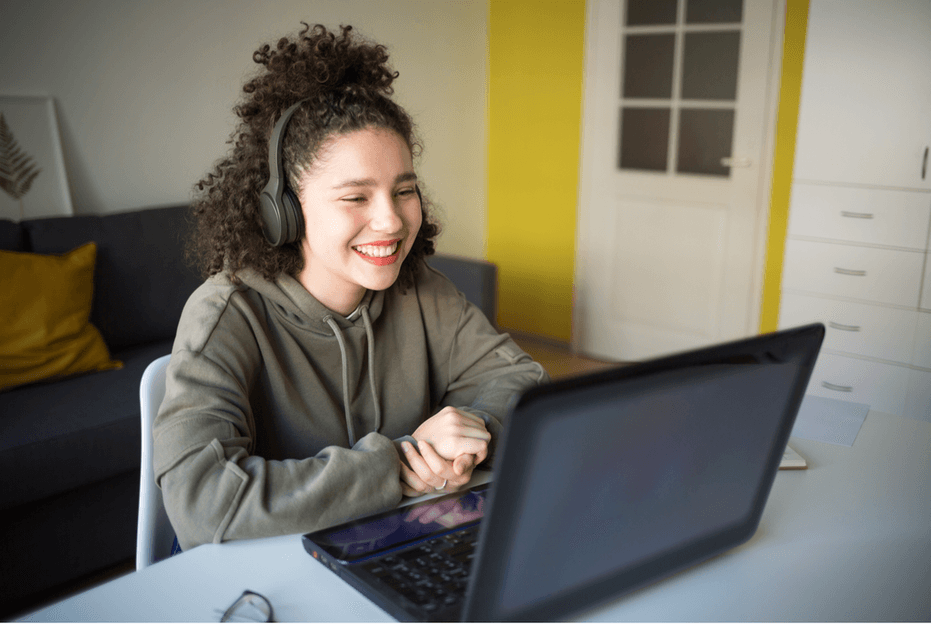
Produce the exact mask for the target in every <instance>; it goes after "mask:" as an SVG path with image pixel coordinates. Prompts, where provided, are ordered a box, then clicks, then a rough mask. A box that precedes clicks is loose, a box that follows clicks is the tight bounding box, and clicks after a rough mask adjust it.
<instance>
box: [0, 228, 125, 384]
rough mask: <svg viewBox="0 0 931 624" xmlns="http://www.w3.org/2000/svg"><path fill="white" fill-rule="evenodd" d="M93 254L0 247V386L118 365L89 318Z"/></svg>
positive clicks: (89, 250)
mask: <svg viewBox="0 0 931 624" xmlns="http://www.w3.org/2000/svg"><path fill="white" fill-rule="evenodd" d="M96 255H97V253H96V247H95V246H94V243H87V244H85V245H81V246H80V247H78V248H77V249H75V250H73V251H71V252H68V253H66V254H62V255H51V256H47V255H42V254H34V253H25V252H18V251H2V250H0V390H3V389H5V388H10V387H13V386H19V385H22V384H27V383H33V382H36V381H40V380H42V379H51V378H54V377H61V376H66V375H73V374H76V373H84V372H87V371H92V370H107V369H110V368H116V367H118V366H120V364H119V362H115V361H113V360H111V359H110V353H109V352H108V351H107V345H105V344H104V341H103V338H102V337H101V336H100V332H99V331H97V328H96V327H94V326H93V325H91V324H90V322H89V317H90V311H91V298H92V296H93V294H94V258H95V257H96Z"/></svg>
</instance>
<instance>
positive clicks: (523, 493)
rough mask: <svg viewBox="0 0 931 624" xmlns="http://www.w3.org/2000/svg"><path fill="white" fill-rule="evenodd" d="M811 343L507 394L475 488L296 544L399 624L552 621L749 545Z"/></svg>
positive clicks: (799, 331)
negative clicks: (482, 478)
mask: <svg viewBox="0 0 931 624" xmlns="http://www.w3.org/2000/svg"><path fill="white" fill-rule="evenodd" d="M823 336H824V327H823V326H821V325H820V324H818V325H808V326H804V327H800V328H795V329H790V330H785V331H781V332H777V333H773V334H768V335H764V336H760V337H755V338H751V339H747V340H742V341H738V342H732V343H727V344H723V345H717V346H713V347H710V348H705V349H700V350H696V351H691V352H688V353H683V354H678V355H674V356H670V357H664V358H661V359H657V360H653V361H650V362H643V363H639V364H635V365H630V366H624V367H620V368H617V369H612V370H608V371H602V372H598V373H594V374H590V375H586V376H583V377H577V378H572V379H568V380H563V381H558V382H554V383H551V384H548V385H546V386H542V387H539V388H534V389H532V390H530V391H528V392H527V393H526V394H524V395H523V396H522V397H521V399H520V400H519V401H518V403H517V405H516V406H515V407H514V409H513V411H512V413H511V415H510V416H509V418H508V420H507V425H506V428H505V433H504V435H503V436H502V439H501V441H500V443H499V446H498V450H497V457H496V460H495V472H494V478H493V481H492V482H491V483H490V484H485V485H482V486H478V487H476V488H473V489H471V490H469V491H466V492H459V493H455V494H450V495H446V496H442V497H439V498H435V499H432V500H428V501H425V502H421V503H418V504H415V505H411V506H408V507H402V508H399V509H396V510H392V511H389V512H385V513H382V514H378V515H375V516H371V517H367V518H361V519H359V520H356V521H354V522H350V523H347V524H344V525H340V526H337V527H332V528H330V529H326V530H322V531H318V532H315V533H309V534H307V535H305V536H304V537H303V543H304V546H305V548H306V549H307V551H308V552H309V553H311V554H312V555H313V556H314V557H316V558H317V559H318V560H320V561H322V562H323V563H324V564H325V565H327V566H328V567H329V568H330V569H331V570H333V571H334V572H335V573H337V574H339V575H340V576H341V577H343V578H344V579H346V580H347V581H348V582H349V583H350V584H351V585H353V586H354V587H356V588H357V589H358V590H359V591H361V592H362V593H363V594H365V595H366V596H367V597H369V598H370V599H371V600H373V601H374V602H375V603H376V604H378V605H379V606H381V607H382V608H383V609H385V610H386V611H387V612H388V613H390V614H391V615H393V616H394V617H397V618H399V619H402V620H436V621H451V620H478V621H503V620H554V619H562V618H565V617H568V616H570V615H573V614H576V613H578V612H580V611H582V610H585V609H589V608H592V607H593V606H596V605H598V604H600V603H603V602H604V601H607V600H610V599H612V598H615V597H617V596H620V595H622V594H625V593H628V592H631V591H633V590H635V589H637V588H639V587H642V586H644V585H647V584H650V583H653V582H655V581H658V580H660V579H662V578H664V577H667V576H669V575H671V574H674V573H675V572H677V571H679V570H682V569H683V568H686V567H690V566H692V565H695V564H696V563H698V562H700V561H703V560H705V559H708V558H710V557H713V556H715V555H717V554H720V553H722V552H724V551H726V550H729V549H731V548H733V547H734V546H736V545H738V544H741V543H743V542H745V541H747V540H748V539H750V537H751V536H752V535H753V534H754V533H755V531H756V528H757V526H758V524H759V521H760V517H761V515H762V513H763V508H764V505H765V503H766V500H767V497H768V495H769V491H770V488H771V486H772V483H773V480H774V479H775V476H776V473H777V470H778V469H779V465H780V462H781V460H782V457H783V452H784V450H785V448H786V443H787V441H788V439H789V434H790V432H791V431H792V426H793V423H794V421H795V417H796V414H797V412H798V408H799V406H800V404H801V401H802V396H803V393H804V391H805V387H806V385H807V383H808V380H809V377H810V375H811V371H812V368H813V366H814V363H815V359H816V357H817V354H818V350H819V348H820V345H821V341H822V339H823Z"/></svg>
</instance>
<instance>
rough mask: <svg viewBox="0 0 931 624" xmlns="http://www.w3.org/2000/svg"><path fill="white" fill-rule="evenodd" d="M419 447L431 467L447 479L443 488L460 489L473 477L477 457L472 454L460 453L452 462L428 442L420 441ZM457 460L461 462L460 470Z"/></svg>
mask: <svg viewBox="0 0 931 624" xmlns="http://www.w3.org/2000/svg"><path fill="white" fill-rule="evenodd" d="M417 448H418V450H419V451H420V455H421V457H423V459H424V461H426V462H427V465H428V466H429V467H430V469H431V470H432V471H433V472H434V473H435V474H438V475H440V476H442V477H443V478H444V479H446V485H445V487H443V489H445V490H455V489H458V488H460V487H462V486H463V485H465V484H466V483H468V482H469V480H470V479H471V478H472V468H473V467H474V466H475V458H474V457H473V456H472V455H470V454H468V453H467V454H465V455H460V456H459V457H457V458H456V459H455V460H454V461H453V462H452V463H451V462H448V461H446V460H445V459H443V458H442V457H440V455H439V453H437V452H436V451H435V450H434V449H433V447H432V446H430V445H429V444H428V443H427V442H420V443H418V445H417ZM456 462H459V470H457V468H456Z"/></svg>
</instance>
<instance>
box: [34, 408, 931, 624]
mask: <svg viewBox="0 0 931 624" xmlns="http://www.w3.org/2000/svg"><path fill="white" fill-rule="evenodd" d="M791 444H792V446H793V448H795V449H796V450H797V451H798V452H799V453H800V454H801V455H803V456H804V457H805V458H806V459H807V460H808V464H809V468H808V470H788V471H786V470H783V471H780V472H779V474H778V475H777V477H776V482H775V484H774V486H773V489H772V493H771V495H770V498H769V502H768V503H767V506H766V509H765V511H764V513H763V518H762V520H761V523H760V527H759V530H758V531H757V533H756V535H754V537H753V538H752V539H751V540H750V541H749V542H747V543H746V544H743V545H741V546H739V547H738V548H735V549H733V550H731V551H729V552H727V553H725V554H723V555H720V556H718V557H716V558H714V559H712V560H710V561H707V562H705V563H703V564H700V565H698V566H695V567H693V568H691V569H689V570H686V571H685V572H682V573H680V574H678V575H676V576H674V577H673V578H670V579H667V580H665V581H661V582H659V583H656V584H654V585H652V586H650V587H647V588H645V589H642V590H640V591H638V592H635V593H633V594H630V595H628V596H626V597H622V598H620V599H617V600H615V601H613V602H611V603H609V604H606V605H603V606H601V607H599V608H598V609H594V610H592V611H590V612H587V613H583V614H582V615H581V618H580V619H582V620H588V621H628V620H636V621H708V620H714V621H745V620H753V621H818V620H831V621H836V620H845V621H864V620H869V621H889V620H894V621H907V620H923V621H928V620H931V423H927V422H920V421H916V420H911V419H907V418H902V417H898V416H890V415H888V414H882V413H878V412H870V414H869V415H868V416H867V418H866V421H865V422H864V424H863V427H862V429H861V430H860V433H859V435H858V437H857V440H856V442H855V443H854V445H853V446H852V447H845V446H836V445H831V444H825V443H821V442H813V441H810V440H803V439H800V438H793V439H792V440H791ZM247 588H248V589H252V590H254V591H258V592H260V593H262V594H264V595H265V596H267V597H268V598H269V599H270V600H271V602H272V605H273V606H274V609H275V616H276V618H277V619H278V621H333V622H336V621H371V622H375V621H392V618H391V617H390V616H389V615H388V614H387V613H385V612H384V611H382V610H381V609H379V608H378V607H376V606H375V605H374V604H372V603H371V602H369V601H368V600H367V599H366V598H364V597H363V596H362V595H361V594H360V593H358V592H357V591H356V590H354V589H352V588H351V587H350V586H349V585H347V584H346V583H344V582H343V581H342V580H340V579H339V578H338V577H337V576H336V575H335V574H333V573H332V572H330V571H329V570H327V569H326V568H324V567H323V565H322V564H320V563H318V562H317V561H315V560H314V559H313V558H311V557H310V556H309V555H307V554H306V553H305V551H304V549H303V547H302V545H301V539H300V536H299V535H289V536H284V537H277V538H270V539H263V540H252V541H246V542H238V543H237V542H232V543H228V544H223V545H207V546H201V547H199V548H195V549H193V550H191V551H189V552H186V553H184V554H182V555H178V556H176V557H173V558H171V559H168V560H166V561H163V562H161V563H158V564H156V565H154V566H151V567H149V568H146V569H145V570H142V571H140V572H135V573H132V574H128V575H126V576H123V577H120V578H118V579H116V580H113V581H111V582H109V583H106V584H104V585H101V586H99V587H96V588H94V589H91V590H89V591H86V592H84V593H81V594H78V595H77V596H74V597H71V598H69V599H66V600H64V601H62V602H59V603H56V604H54V605H52V606H50V607H47V608H45V609H42V610H40V611H37V612H35V613H32V614H30V615H29V616H27V617H26V618H24V619H25V620H36V621H117V620H119V621H166V622H167V621H217V620H218V619H219V613H221V612H222V611H223V609H225V608H226V606H228V605H229V604H230V603H232V602H233V600H235V599H236V598H237V597H238V596H239V594H240V593H242V591H243V590H244V589H247ZM216 610H219V611H216Z"/></svg>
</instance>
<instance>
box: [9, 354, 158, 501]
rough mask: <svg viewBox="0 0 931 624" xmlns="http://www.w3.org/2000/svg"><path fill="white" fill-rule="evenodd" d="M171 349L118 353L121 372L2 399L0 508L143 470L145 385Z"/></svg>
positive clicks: (87, 376)
mask: <svg viewBox="0 0 931 624" xmlns="http://www.w3.org/2000/svg"><path fill="white" fill-rule="evenodd" d="M171 344H172V341H171V340H167V341H163V342H160V343H154V344H149V345H146V346H143V347H136V348H133V349H128V350H124V351H117V352H115V353H114V354H113V357H115V358H118V359H120V360H121V361H122V362H123V364H124V365H123V368H122V369H119V370H110V371H104V372H99V373H87V374H84V375H77V376H74V377H69V378H67V379H63V380H60V381H55V382H50V383H37V384H33V385H29V386H21V387H19V388H13V389H12V390H9V391H6V392H4V393H2V394H0V414H3V417H2V418H0V474H3V475H5V476H4V478H3V479H0V509H6V508H9V507H12V506H16V505H20V504H24V503H27V502H31V501H35V500H39V499H42V498H45V497H47V496H51V495H53V494H58V493H60V492H65V491H68V490H70V489H73V488H75V487H79V486H81V485H84V484H87V483H94V482H96V481H100V480H102V479H105V478H108V477H111V476H113V475H115V474H119V473H121V472H125V471H127V470H134V469H137V468H138V467H139V461H140V448H141V446H140V429H139V426H140V425H139V423H140V413H139V382H140V381H141V380H142V373H143V371H145V368H146V366H148V365H149V363H151V362H152V360H154V359H156V358H158V357H160V356H163V355H165V354H167V353H170V352H171Z"/></svg>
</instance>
